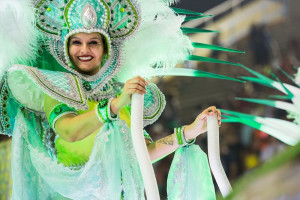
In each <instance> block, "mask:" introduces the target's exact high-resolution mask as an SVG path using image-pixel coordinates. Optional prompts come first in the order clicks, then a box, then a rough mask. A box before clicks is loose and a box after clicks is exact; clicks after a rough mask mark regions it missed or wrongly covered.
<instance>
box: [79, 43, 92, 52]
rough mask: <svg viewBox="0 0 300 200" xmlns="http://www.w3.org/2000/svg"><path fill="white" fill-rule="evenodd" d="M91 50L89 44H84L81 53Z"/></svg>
mask: <svg viewBox="0 0 300 200" xmlns="http://www.w3.org/2000/svg"><path fill="white" fill-rule="evenodd" d="M89 52H90V48H89V46H88V44H83V45H82V46H81V49H80V53H82V54H83V53H89Z"/></svg>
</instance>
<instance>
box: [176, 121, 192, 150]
mask: <svg viewBox="0 0 300 200" xmlns="http://www.w3.org/2000/svg"><path fill="white" fill-rule="evenodd" d="M184 127H185V126H181V127H178V128H174V134H175V140H176V142H177V144H178V145H179V147H185V146H189V145H191V144H194V143H195V141H196V138H194V139H193V140H191V141H190V142H188V141H187V140H186V138H185V136H184Z"/></svg>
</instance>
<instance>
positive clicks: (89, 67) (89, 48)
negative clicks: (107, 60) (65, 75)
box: [68, 33, 107, 75]
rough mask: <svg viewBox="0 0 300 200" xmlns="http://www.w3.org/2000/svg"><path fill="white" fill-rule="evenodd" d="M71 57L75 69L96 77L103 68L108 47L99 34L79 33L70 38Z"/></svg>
mask: <svg viewBox="0 0 300 200" xmlns="http://www.w3.org/2000/svg"><path fill="white" fill-rule="evenodd" d="M68 46H69V48H68V49H69V55H70V58H71V61H72V64H73V65H74V67H75V69H76V70H77V71H78V72H80V73H82V74H86V75H95V74H96V73H97V72H98V71H99V70H100V68H101V61H102V58H103V56H104V54H105V53H106V51H107V50H106V45H105V41H104V39H103V37H102V36H101V35H100V34H99V33H77V34H74V35H73V36H71V37H70V40H69V43H68Z"/></svg>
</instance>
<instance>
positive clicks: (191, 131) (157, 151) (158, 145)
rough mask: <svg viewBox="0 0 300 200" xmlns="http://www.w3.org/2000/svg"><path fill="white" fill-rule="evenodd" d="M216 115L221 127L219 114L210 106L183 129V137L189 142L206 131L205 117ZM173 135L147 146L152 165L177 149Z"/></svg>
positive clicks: (218, 111)
mask: <svg viewBox="0 0 300 200" xmlns="http://www.w3.org/2000/svg"><path fill="white" fill-rule="evenodd" d="M215 115H217V117H218V121H219V126H220V125H221V112H220V110H218V109H216V107H215V106H211V107H209V108H207V109H205V110H204V111H203V112H202V113H200V114H199V115H198V116H197V118H196V119H195V121H194V122H193V123H192V124H190V125H187V126H185V127H184V131H183V132H184V137H185V138H186V140H187V141H191V140H193V139H194V138H196V137H197V136H198V135H200V134H201V133H204V132H206V131H207V116H215ZM175 137H176V136H175V134H174V133H173V134H171V135H169V136H166V137H164V138H161V139H159V140H157V141H155V142H152V143H150V144H148V145H147V148H148V152H149V155H150V159H151V161H152V162H153V163H154V162H156V161H158V160H160V159H162V158H164V157H165V156H167V155H169V154H171V153H173V152H174V151H175V150H176V149H177V148H178V147H179V145H178V143H177V140H176V138H175Z"/></svg>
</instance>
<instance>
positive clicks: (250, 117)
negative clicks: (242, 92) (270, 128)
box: [220, 109, 256, 120]
mask: <svg viewBox="0 0 300 200" xmlns="http://www.w3.org/2000/svg"><path fill="white" fill-rule="evenodd" d="M220 111H221V112H222V113H226V114H230V115H235V116H237V117H243V118H248V119H251V120H253V119H254V118H255V117H256V116H254V115H249V114H245V113H240V112H235V111H231V110H225V109H220ZM226 117H229V116H228V115H226Z"/></svg>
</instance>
